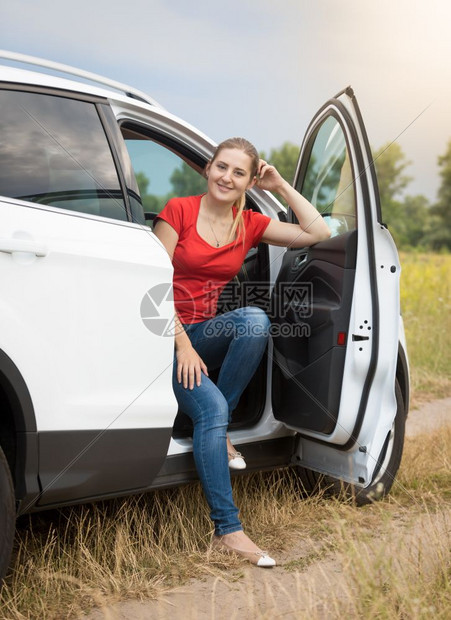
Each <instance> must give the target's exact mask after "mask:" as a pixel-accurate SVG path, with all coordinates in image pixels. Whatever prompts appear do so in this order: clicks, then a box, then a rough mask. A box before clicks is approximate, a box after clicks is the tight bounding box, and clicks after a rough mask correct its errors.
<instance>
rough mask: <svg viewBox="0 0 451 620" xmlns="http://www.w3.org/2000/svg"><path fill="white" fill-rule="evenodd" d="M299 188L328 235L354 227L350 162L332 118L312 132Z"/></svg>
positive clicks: (337, 123)
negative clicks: (322, 221) (319, 218)
mask: <svg viewBox="0 0 451 620" xmlns="http://www.w3.org/2000/svg"><path fill="white" fill-rule="evenodd" d="M299 185H300V187H297V189H298V191H300V192H301V194H302V195H303V196H305V198H307V200H309V201H310V202H311V203H312V204H313V205H314V206H315V207H316V208H317V209H318V211H319V212H320V213H321V214H322V215H323V217H324V219H325V221H326V223H327V225H328V226H329V228H330V230H331V233H332V236H337V235H341V234H343V233H345V232H347V231H349V230H353V229H354V228H356V200H355V190H354V183H353V174H352V167H351V162H350V158H349V153H348V148H347V145H346V140H345V136H344V133H343V129H342V128H341V126H340V124H339V122H338V121H337V120H336V119H335V118H334V117H332V116H329V117H328V118H327V119H326V120H325V121H324V122H323V123H322V124H321V125H320V127H319V129H318V130H317V132H316V135H315V138H314V141H313V145H312V148H311V152H310V157H309V161H308V165H307V169H306V172H305V175H304V176H303V178H300V179H299Z"/></svg>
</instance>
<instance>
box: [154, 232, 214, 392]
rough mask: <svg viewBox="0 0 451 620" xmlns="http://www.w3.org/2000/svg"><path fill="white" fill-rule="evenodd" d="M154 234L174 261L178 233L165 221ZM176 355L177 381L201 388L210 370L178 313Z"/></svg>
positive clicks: (176, 319)
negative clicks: (198, 352)
mask: <svg viewBox="0 0 451 620" xmlns="http://www.w3.org/2000/svg"><path fill="white" fill-rule="evenodd" d="M154 233H155V235H156V237H157V238H158V239H159V240H160V241H161V243H162V244H163V245H164V247H165V249H166V252H167V253H168V254H169V256H170V258H171V261H172V260H173V258H174V251H175V247H176V245H177V242H178V239H179V236H178V234H177V232H176V231H175V230H174V229H173V228H172V226H171V225H170V224H168V223H167V222H165V221H164V220H158V222H157V223H156V225H155V228H154ZM175 354H176V357H177V381H178V382H179V383H182V381H183V387H184V388H187V387H189V389H190V390H192V389H193V388H194V382H195V383H196V385H198V386H199V385H200V383H201V378H202V372H204V373H205V374H206V375H207V377H208V369H207V367H206V365H205V364H204V362H203V360H202V358H201V357H200V356H199V355H198V354H197V352H196V351H195V349H194V347H193V345H192V344H191V340H190V339H189V337H188V334H187V333H186V332H185V330H184V329H183V325H182V323H181V322H180V319H179V317H178V314H177V313H176V314H175Z"/></svg>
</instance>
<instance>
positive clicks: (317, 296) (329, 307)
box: [273, 231, 357, 434]
mask: <svg viewBox="0 0 451 620" xmlns="http://www.w3.org/2000/svg"><path fill="white" fill-rule="evenodd" d="M356 239H357V231H352V232H349V233H347V234H346V235H342V236H340V237H336V238H334V239H333V240H331V241H327V242H323V243H319V244H317V245H316V246H314V247H312V248H306V249H301V250H294V251H291V252H287V253H286V255H285V257H284V261H283V265H282V269H281V271H280V274H279V278H278V280H277V282H276V285H275V288H274V292H273V304H274V310H273V315H274V316H276V317H277V318H276V320H275V321H274V324H275V325H277V326H278V327H279V328H280V329H277V330H275V336H273V343H274V362H275V363H274V364H273V381H274V383H276V384H277V385H278V386H280V387H279V388H278V389H277V390H275V391H274V396H273V407H274V412H275V416H276V417H281V418H282V419H283V420H284V421H285V422H286V423H287V424H289V425H290V426H298V425H299V424H301V426H302V428H304V429H309V430H313V431H317V432H320V433H324V434H330V433H331V432H332V431H333V429H334V427H335V424H336V421H337V417H338V409H339V402H340V394H341V381H336V380H333V378H334V377H341V376H342V375H343V369H344V361H345V352H346V349H345V344H346V343H345V341H343V342H340V341H339V338H342V336H339V334H346V333H347V329H348V324H349V312H350V303H351V299H352V289H353V284H354V275H355V252H356ZM329 246H331V247H329ZM353 264H354V267H353ZM287 291H291V294H287ZM296 291H300V292H301V294H300V295H298V296H296V294H295V293H296ZM302 292H304V293H305V294H304V296H302ZM299 300H301V302H302V303H301V305H300V306H299ZM287 325H290V326H291V327H292V328H293V332H294V333H295V337H287V336H286V329H285V330H284V329H283V328H284V326H285V327H286V326H287ZM296 328H298V333H296ZM300 420H301V421H300Z"/></svg>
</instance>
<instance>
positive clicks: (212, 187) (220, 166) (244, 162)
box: [206, 149, 255, 205]
mask: <svg viewBox="0 0 451 620" xmlns="http://www.w3.org/2000/svg"><path fill="white" fill-rule="evenodd" d="M251 166H252V159H251V157H249V155H247V153H245V152H244V151H242V150H240V149H221V150H220V151H219V153H217V155H216V158H215V159H214V160H213V161H212V162H211V163H210V164H208V166H207V170H206V172H207V176H208V193H209V194H210V195H211V197H212V198H214V199H215V200H218V201H220V202H225V203H227V204H230V205H232V204H234V203H235V202H236V200H238V198H240V197H241V196H242V195H243V194H244V192H245V191H246V190H247V189H250V188H251V187H252V186H253V185H254V183H255V178H251Z"/></svg>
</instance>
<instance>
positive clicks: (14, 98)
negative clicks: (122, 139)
mask: <svg viewBox="0 0 451 620" xmlns="http://www.w3.org/2000/svg"><path fill="white" fill-rule="evenodd" d="M0 109H1V119H0V194H2V195H4V196H10V197H12V198H20V199H21V200H28V201H31V202H37V203H39V204H45V205H51V206H54V207H59V208H61V209H70V210H73V211H79V212H84V213H90V214H93V215H100V216H103V217H110V218H114V219H120V220H126V219H127V213H126V209H125V204H124V200H123V196H122V192H121V188H120V184H119V179H118V175H117V172H116V167H115V165H114V161H113V157H112V154H111V151H110V147H109V145H108V142H107V138H106V135H105V132H104V129H103V127H102V124H101V121H100V118H99V115H98V112H97V110H96V107H95V105H94V104H93V103H89V102H85V101H79V100H74V99H69V98H66V97H57V96H54V95H47V94H41V93H30V92H20V91H12V90H3V91H0Z"/></svg>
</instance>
